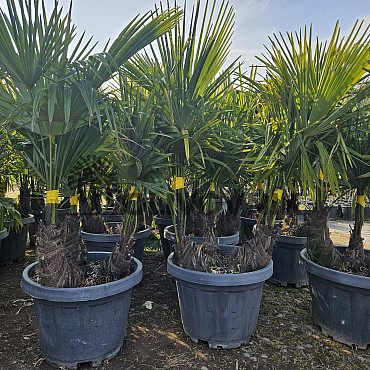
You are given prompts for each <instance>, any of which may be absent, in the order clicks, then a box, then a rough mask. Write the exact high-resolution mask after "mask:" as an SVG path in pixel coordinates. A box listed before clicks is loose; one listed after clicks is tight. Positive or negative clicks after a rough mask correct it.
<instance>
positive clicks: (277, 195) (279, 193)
mask: <svg viewBox="0 0 370 370" xmlns="http://www.w3.org/2000/svg"><path fill="white" fill-rule="evenodd" d="M282 196H283V190H282V189H275V191H274V193H273V194H272V200H274V201H275V202H276V201H277V200H281V197H282Z"/></svg>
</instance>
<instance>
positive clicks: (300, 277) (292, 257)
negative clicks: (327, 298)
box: [269, 235, 308, 288]
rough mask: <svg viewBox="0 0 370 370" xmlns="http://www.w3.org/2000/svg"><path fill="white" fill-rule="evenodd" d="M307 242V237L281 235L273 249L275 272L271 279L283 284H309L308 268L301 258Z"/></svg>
mask: <svg viewBox="0 0 370 370" xmlns="http://www.w3.org/2000/svg"><path fill="white" fill-rule="evenodd" d="M306 242H307V238H306V237H297V236H289V235H279V237H278V238H277V239H276V241H275V245H274V248H273V251H272V260H273V261H274V273H273V274H272V276H271V278H270V280H269V281H271V282H272V283H274V284H279V285H282V286H287V285H288V284H292V285H294V286H296V287H297V288H299V287H301V286H306V285H307V284H308V277H307V273H306V269H305V267H304V265H303V262H302V260H301V259H300V258H299V254H300V252H301V250H302V249H303V248H304V247H305V244H306Z"/></svg>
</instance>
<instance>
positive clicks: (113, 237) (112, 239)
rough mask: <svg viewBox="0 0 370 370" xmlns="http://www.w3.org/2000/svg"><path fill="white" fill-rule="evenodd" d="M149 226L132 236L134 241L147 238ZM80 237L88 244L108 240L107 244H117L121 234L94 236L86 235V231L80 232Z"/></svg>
mask: <svg viewBox="0 0 370 370" xmlns="http://www.w3.org/2000/svg"><path fill="white" fill-rule="evenodd" d="M151 231H152V230H151V228H150V226H147V227H146V228H145V229H144V230H142V231H138V232H136V233H135V234H134V239H136V240H138V239H143V238H146V237H147V236H149V234H150V233H151ZM81 237H82V239H84V240H86V241H88V242H96V241H100V239H105V238H108V239H109V240H108V241H109V242H119V241H120V239H121V234H94V233H88V232H87V231H83V230H81Z"/></svg>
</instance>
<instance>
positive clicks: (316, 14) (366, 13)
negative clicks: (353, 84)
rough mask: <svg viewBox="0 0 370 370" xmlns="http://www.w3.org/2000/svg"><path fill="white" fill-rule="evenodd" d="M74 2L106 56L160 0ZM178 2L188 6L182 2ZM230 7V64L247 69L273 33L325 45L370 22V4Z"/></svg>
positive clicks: (279, 1)
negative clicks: (304, 35)
mask: <svg viewBox="0 0 370 370" xmlns="http://www.w3.org/2000/svg"><path fill="white" fill-rule="evenodd" d="M216 1H217V3H218V4H220V3H221V2H222V0H216ZM170 2H171V3H173V0H170ZM195 2H196V0H187V8H189V10H190V8H191V6H192V5H193V4H194V3H195ZM45 3H46V4H47V5H48V7H49V9H51V7H52V4H53V3H54V0H45ZM60 3H61V4H62V5H64V6H65V8H66V9H67V8H68V4H69V0H60ZM72 3H73V6H72V19H73V22H74V23H75V25H76V26H77V32H78V34H81V33H82V32H83V31H86V34H87V36H94V40H95V41H99V45H98V47H97V48H96V49H95V50H96V51H100V50H102V49H103V47H104V45H105V43H106V42H107V40H108V39H109V38H110V39H112V40H114V39H115V37H116V36H117V35H118V34H119V32H120V31H121V30H122V29H123V27H124V26H125V25H127V23H128V22H129V21H130V20H132V19H133V18H134V17H135V16H136V15H137V14H139V13H140V14H144V13H146V12H147V11H149V10H152V9H154V5H155V4H158V3H159V1H154V0H153V1H152V0H73V1H72ZM164 3H166V1H164ZM177 3H178V4H179V5H181V6H182V5H183V4H184V2H183V1H181V0H178V1H177ZM201 3H203V4H204V3H205V0H201ZM229 3H230V4H231V5H233V6H234V9H235V26H234V35H233V37H232V45H231V50H230V55H229V58H228V61H227V62H231V61H232V60H234V59H235V58H237V57H238V56H241V60H242V61H244V63H245V67H246V69H247V70H248V69H249V68H248V67H249V66H250V65H252V64H259V63H258V60H257V59H255V56H256V55H258V56H261V53H263V50H264V45H266V46H269V45H270V42H269V39H268V37H269V36H272V35H273V33H278V32H282V33H285V32H287V31H288V32H295V31H299V29H300V28H304V26H305V25H308V26H309V25H311V24H312V29H313V34H314V35H315V36H318V37H319V39H320V40H322V41H325V40H326V39H329V38H330V36H331V34H332V32H333V30H334V26H335V23H336V21H337V20H339V22H340V26H341V30H342V33H343V35H345V34H348V32H349V30H350V29H351V28H352V27H353V25H354V23H355V21H356V19H364V20H365V23H366V24H369V23H370V0H229ZM0 7H1V8H2V9H6V0H0ZM188 13H190V11H189V12H188Z"/></svg>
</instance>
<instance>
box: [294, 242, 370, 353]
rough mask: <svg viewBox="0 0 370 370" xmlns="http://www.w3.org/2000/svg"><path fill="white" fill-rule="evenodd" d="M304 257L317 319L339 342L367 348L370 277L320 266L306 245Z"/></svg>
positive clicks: (316, 321) (368, 339)
mask: <svg viewBox="0 0 370 370" xmlns="http://www.w3.org/2000/svg"><path fill="white" fill-rule="evenodd" d="M338 249H340V248H338ZM366 253H370V251H366ZM301 257H302V259H303V261H304V263H305V266H306V270H307V273H308V278H309V286H310V293H311V298H312V302H311V305H312V316H313V319H314V321H315V323H316V324H317V325H318V326H320V328H321V330H322V332H323V333H324V334H325V335H328V336H331V337H332V338H333V339H334V340H336V341H337V342H340V343H345V344H348V345H356V346H358V347H359V348H361V349H366V347H367V345H368V344H370V330H369V329H370V326H369V325H370V321H369V320H370V311H369V310H370V277H364V276H358V275H353V274H347V273H345V272H340V271H336V270H332V269H329V268H326V267H323V266H320V265H318V264H316V263H314V262H312V261H310V260H309V259H308V258H307V253H306V249H303V250H302V252H301Z"/></svg>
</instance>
